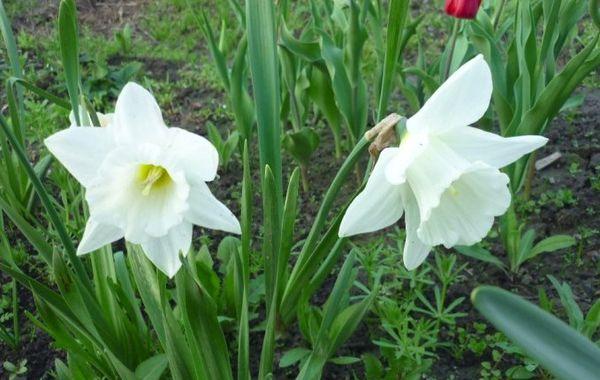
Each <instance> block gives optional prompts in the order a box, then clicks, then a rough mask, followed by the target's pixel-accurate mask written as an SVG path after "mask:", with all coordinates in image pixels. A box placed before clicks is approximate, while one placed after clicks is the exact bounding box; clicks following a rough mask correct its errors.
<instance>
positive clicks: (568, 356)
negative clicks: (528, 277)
mask: <svg viewBox="0 0 600 380" xmlns="http://www.w3.org/2000/svg"><path fill="white" fill-rule="evenodd" d="M471 300H472V302H473V304H474V305H475V307H476V308H477V310H479V312H481V313H482V314H483V315H484V316H485V317H486V318H487V319H488V320H489V321H490V322H491V323H492V324H493V325H494V326H495V327H496V328H497V329H498V330H500V331H502V332H503V333H504V334H505V335H506V336H507V337H508V338H509V339H510V340H511V341H513V342H514V343H516V344H517V345H518V346H520V347H521V348H522V349H523V350H524V351H525V352H526V353H527V354H528V355H530V356H531V357H532V358H533V359H535V360H536V361H538V362H539V363H540V364H541V365H542V366H543V367H544V368H546V369H547V370H548V371H550V372H551V373H552V374H553V375H555V376H556V377H558V378H559V379H595V378H597V375H598V373H600V348H598V346H596V345H595V344H594V343H592V342H591V341H590V340H588V339H587V338H586V337H584V336H583V335H581V334H580V333H578V332H577V331H575V330H574V329H572V328H571V327H569V326H568V325H567V324H565V323H564V322H563V321H561V320H560V319H558V318H556V317H555V316H553V315H552V314H550V313H547V312H545V311H544V310H542V309H540V308H539V307H537V306H535V305H533V304H532V303H530V302H528V301H526V300H524V299H523V298H521V297H519V296H517V295H515V294H512V293H510V292H508V291H506V290H503V289H500V288H497V287H493V286H480V287H478V288H477V289H475V290H474V291H473V293H472V294H471Z"/></svg>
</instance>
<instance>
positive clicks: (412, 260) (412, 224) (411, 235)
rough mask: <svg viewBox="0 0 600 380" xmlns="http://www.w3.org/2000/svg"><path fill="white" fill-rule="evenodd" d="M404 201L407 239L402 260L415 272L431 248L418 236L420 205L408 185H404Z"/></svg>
mask: <svg viewBox="0 0 600 380" xmlns="http://www.w3.org/2000/svg"><path fill="white" fill-rule="evenodd" d="M401 194H402V200H403V202H404V207H405V209H406V213H405V215H404V223H405V225H406V239H405V241H404V253H403V255H402V260H403V261H404V266H405V267H406V269H408V270H413V269H415V268H417V267H418V266H419V265H421V264H422V263H423V261H425V259H426V258H427V256H428V255H429V252H430V251H431V246H430V245H427V244H425V243H423V242H422V241H421V240H420V239H419V236H418V235H417V228H418V227H419V225H420V224H421V217H420V214H419V205H417V200H416V199H415V196H414V194H413V193H412V191H411V190H410V187H408V186H407V185H402V193H401Z"/></svg>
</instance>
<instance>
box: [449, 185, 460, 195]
mask: <svg viewBox="0 0 600 380" xmlns="http://www.w3.org/2000/svg"><path fill="white" fill-rule="evenodd" d="M448 191H449V192H450V195H453V196H457V195H458V190H456V188H455V187H454V186H453V185H450V187H448Z"/></svg>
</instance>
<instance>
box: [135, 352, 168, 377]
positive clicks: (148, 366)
mask: <svg viewBox="0 0 600 380" xmlns="http://www.w3.org/2000/svg"><path fill="white" fill-rule="evenodd" d="M168 363H169V362H168V360H167V356H166V355H165V354H158V355H155V356H153V357H151V358H148V359H146V360H145V361H144V362H142V363H140V364H139V365H138V366H137V368H136V369H135V377H136V379H138V380H159V379H160V377H161V376H162V374H163V372H164V371H165V369H167V365H168Z"/></svg>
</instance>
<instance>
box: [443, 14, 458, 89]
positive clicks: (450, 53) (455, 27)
mask: <svg viewBox="0 0 600 380" xmlns="http://www.w3.org/2000/svg"><path fill="white" fill-rule="evenodd" d="M459 29H460V19H458V18H457V19H454V25H452V34H451V35H450V40H449V41H448V42H450V50H449V51H448V56H447V57H446V68H445V69H444V77H443V78H442V79H443V80H446V79H448V76H449V75H450V66H451V65H452V56H453V55H454V48H455V47H456V38H457V37H458V30H459Z"/></svg>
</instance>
